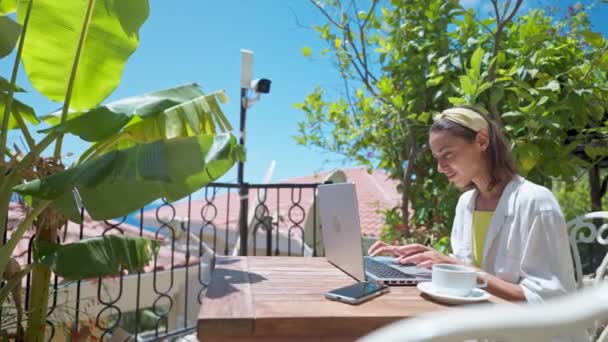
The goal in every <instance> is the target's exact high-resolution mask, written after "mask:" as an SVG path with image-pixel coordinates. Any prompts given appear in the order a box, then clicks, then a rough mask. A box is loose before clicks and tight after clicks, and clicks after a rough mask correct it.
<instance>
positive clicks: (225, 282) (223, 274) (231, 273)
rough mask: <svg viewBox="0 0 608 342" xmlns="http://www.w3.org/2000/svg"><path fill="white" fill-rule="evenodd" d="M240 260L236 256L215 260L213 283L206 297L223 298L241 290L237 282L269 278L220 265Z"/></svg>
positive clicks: (248, 282)
mask: <svg viewBox="0 0 608 342" xmlns="http://www.w3.org/2000/svg"><path fill="white" fill-rule="evenodd" d="M238 261H239V260H238V259H236V258H218V259H216V261H215V263H214V264H215V265H214V269H213V276H212V278H211V284H210V285H209V288H208V289H207V294H206V297H208V298H213V299H215V298H221V297H224V296H226V295H229V294H231V293H234V292H238V291H241V289H239V288H237V287H235V286H234V285H235V284H254V283H259V282H261V281H264V280H267V279H266V278H265V277H263V276H261V275H259V274H257V273H253V272H245V271H241V270H233V269H225V268H221V267H219V268H218V266H222V265H230V264H233V263H235V262H238Z"/></svg>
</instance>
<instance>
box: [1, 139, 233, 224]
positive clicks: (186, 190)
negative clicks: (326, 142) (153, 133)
mask: <svg viewBox="0 0 608 342" xmlns="http://www.w3.org/2000/svg"><path fill="white" fill-rule="evenodd" d="M242 156H243V150H242V148H240V145H237V143H236V139H235V138H234V136H232V135H231V134H228V133H224V134H218V135H215V136H214V135H201V136H195V137H187V138H175V139H171V140H167V141H162V140H161V141H156V142H152V143H146V144H139V145H136V146H134V147H131V148H128V149H124V150H118V151H112V152H109V153H107V154H104V155H102V156H100V157H96V158H92V159H89V160H87V161H85V162H83V163H82V164H79V165H77V166H74V167H72V168H69V169H67V170H65V171H62V172H59V173H55V174H53V175H51V176H48V177H45V178H42V179H37V180H34V181H31V182H29V183H26V184H22V185H18V186H16V187H15V188H13V189H14V190H15V191H16V192H18V193H20V194H22V195H31V196H34V197H37V198H43V199H49V200H54V201H56V200H58V199H59V198H61V196H65V194H66V193H68V194H69V193H71V192H72V189H74V188H75V189H76V190H77V191H78V193H79V194H80V197H81V198H82V204H83V206H84V207H85V208H86V209H87V210H88V212H89V214H90V215H91V216H92V217H93V218H94V219H97V220H106V219H112V218H116V217H120V216H124V215H126V214H128V213H131V212H133V211H134V210H137V209H138V208H141V207H143V206H145V205H146V204H148V203H150V202H152V201H154V200H156V199H158V198H160V197H165V198H167V200H169V201H175V200H178V199H180V198H182V197H184V196H186V195H188V194H190V193H192V192H194V191H196V190H198V189H200V188H201V187H203V186H205V185H207V184H209V183H210V182H212V181H214V180H216V179H218V178H219V177H221V176H222V175H224V174H225V173H226V172H227V171H228V170H229V169H230V168H231V167H232V166H233V165H234V163H235V162H236V161H237V160H239V159H238V158H242ZM66 203H69V202H66ZM58 209H59V210H65V208H58ZM62 212H64V211H62ZM71 212H73V209H72V210H71Z"/></svg>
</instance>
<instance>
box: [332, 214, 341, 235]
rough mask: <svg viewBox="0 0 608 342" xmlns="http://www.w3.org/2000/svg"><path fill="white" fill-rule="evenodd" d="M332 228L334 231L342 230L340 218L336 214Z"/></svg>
mask: <svg viewBox="0 0 608 342" xmlns="http://www.w3.org/2000/svg"><path fill="white" fill-rule="evenodd" d="M333 219H334V222H333V223H334V230H335V231H336V233H339V232H340V231H341V230H342V225H341V224H340V218H339V217H338V216H334V217H333Z"/></svg>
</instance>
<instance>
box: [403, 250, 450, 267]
mask: <svg viewBox="0 0 608 342" xmlns="http://www.w3.org/2000/svg"><path fill="white" fill-rule="evenodd" d="M395 262H396V263H400V264H416V266H418V267H427V268H431V266H433V265H434V264H462V262H461V261H460V260H457V259H454V258H450V257H449V256H447V255H445V254H441V253H439V252H437V251H436V250H434V249H430V250H428V251H426V252H422V253H418V254H414V255H410V256H402V257H399V258H396V259H395Z"/></svg>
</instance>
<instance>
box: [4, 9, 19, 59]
mask: <svg viewBox="0 0 608 342" xmlns="http://www.w3.org/2000/svg"><path fill="white" fill-rule="evenodd" d="M1 6H2V3H0V12H1V11H2V8H1ZM20 34H21V25H19V24H17V23H16V22H15V21H13V19H11V18H9V17H7V16H3V17H0V58H2V57H6V56H7V55H9V54H10V53H11V52H12V51H13V49H14V48H15V45H17V40H19V35H20Z"/></svg>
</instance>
